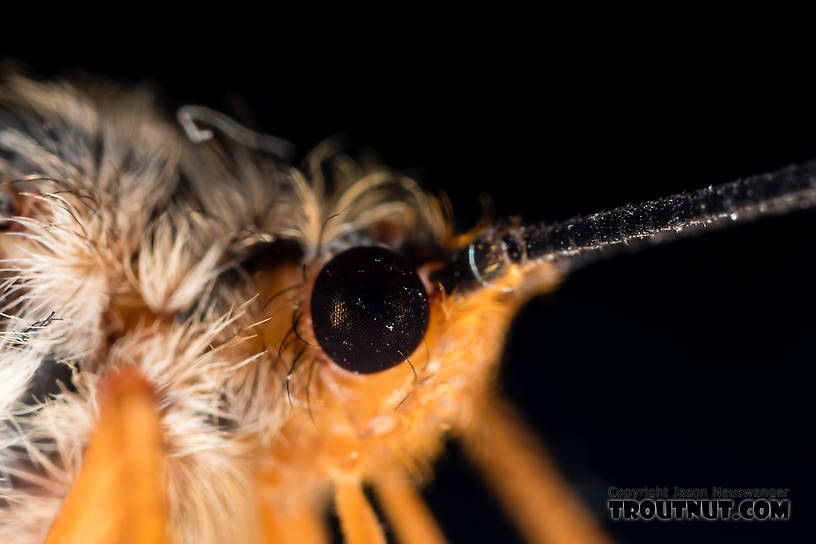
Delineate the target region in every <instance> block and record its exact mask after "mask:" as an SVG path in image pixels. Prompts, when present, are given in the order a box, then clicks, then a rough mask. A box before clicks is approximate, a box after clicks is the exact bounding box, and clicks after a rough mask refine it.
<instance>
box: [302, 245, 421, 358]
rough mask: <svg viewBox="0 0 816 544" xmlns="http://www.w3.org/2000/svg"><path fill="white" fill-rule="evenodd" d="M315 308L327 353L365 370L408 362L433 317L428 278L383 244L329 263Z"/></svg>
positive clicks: (320, 277)
mask: <svg viewBox="0 0 816 544" xmlns="http://www.w3.org/2000/svg"><path fill="white" fill-rule="evenodd" d="M311 309H312V324H313V327H314V333H315V336H316V337H317V341H318V342H319V343H320V347H321V348H323V351H324V352H325V353H326V355H328V356H329V357H330V358H331V360H332V361H334V362H335V363H336V364H337V365H338V366H340V367H342V368H345V369H346V370H349V371H351V372H355V373H360V374H370V373H372V372H379V371H381V370H387V369H389V368H391V367H393V366H396V365H398V364H400V363H401V362H403V361H405V358H406V357H407V356H408V355H410V354H411V353H413V351H414V350H415V349H416V347H417V346H418V345H419V343H420V342H422V338H423V337H424V336H425V331H426V329H427V328H428V318H429V316H430V306H429V304H428V296H427V294H426V293H425V288H424V286H423V285H422V280H420V279H419V276H418V275H417V273H416V272H415V271H414V269H413V268H411V267H410V266H408V265H407V264H406V263H405V262H404V261H403V260H402V259H401V258H400V257H399V256H398V255H397V254H396V253H394V252H393V251H389V250H387V249H385V248H381V247H357V248H353V249H349V250H346V251H344V252H343V253H340V254H338V255H336V256H335V257H334V258H333V259H332V260H330V261H329V262H328V263H326V265H325V266H324V267H323V269H322V270H321V271H320V273H319V274H318V275H317V279H316V280H315V284H314V289H313V290H312V301H311Z"/></svg>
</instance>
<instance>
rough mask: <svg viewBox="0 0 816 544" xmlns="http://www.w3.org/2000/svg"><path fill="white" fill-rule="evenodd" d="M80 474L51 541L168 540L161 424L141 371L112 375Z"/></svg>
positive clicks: (137, 543) (142, 543)
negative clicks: (163, 488)
mask: <svg viewBox="0 0 816 544" xmlns="http://www.w3.org/2000/svg"><path fill="white" fill-rule="evenodd" d="M99 410H100V418H99V423H98V426H97V429H96V432H95V434H94V435H93V438H92V439H91V443H90V445H89V446H88V450H87V451H86V452H85V459H84V462H83V466H82V469H81V471H80V473H79V476H78V478H77V480H76V482H75V483H74V487H73V488H72V489H71V492H70V494H69V495H68V497H67V499H66V500H65V503H64V505H63V507H62V510H61V511H60V513H59V516H57V520H56V522H55V523H54V525H53V527H52V528H51V532H50V533H49V535H48V539H47V540H46V544H80V543H81V544H111V543H115V544H161V543H165V542H167V523H166V512H165V504H164V499H163V497H164V493H163V490H162V487H161V469H162V463H163V451H162V444H161V427H160V420H159V414H158V412H157V410H156V399H155V396H154V392H153V388H152V386H151V385H150V384H149V383H148V382H147V381H146V380H145V379H144V378H142V377H141V376H140V375H139V374H137V373H136V372H135V371H125V372H121V373H119V374H117V375H114V376H112V377H110V378H108V379H107V380H106V381H105V383H103V384H102V386H101V390H100V403H99Z"/></svg>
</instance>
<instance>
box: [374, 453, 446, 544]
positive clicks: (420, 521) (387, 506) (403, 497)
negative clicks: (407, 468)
mask: <svg viewBox="0 0 816 544" xmlns="http://www.w3.org/2000/svg"><path fill="white" fill-rule="evenodd" d="M374 490H375V491H376V493H377V498H378V500H379V502H380V504H381V505H382V508H383V510H384V511H385V515H386V516H388V520H389V521H390V522H391V526H392V527H393V528H394V532H395V533H396V534H397V538H398V540H399V541H400V542H401V543H402V544H418V543H423V544H444V543H445V542H447V540H446V539H445V535H444V534H442V529H440V528H439V525H437V523H436V520H435V519H434V517H433V514H431V511H430V510H428V507H427V506H426V505H425V502H424V501H423V500H422V497H421V496H420V494H419V493H418V492H417V490H416V488H415V487H414V486H413V485H411V482H410V481H409V480H408V478H407V477H406V475H405V473H404V472H403V471H402V470H401V469H397V470H394V471H393V472H392V473H391V474H387V475H384V476H383V477H382V478H379V479H378V480H377V481H376V482H374Z"/></svg>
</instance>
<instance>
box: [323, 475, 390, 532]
mask: <svg viewBox="0 0 816 544" xmlns="http://www.w3.org/2000/svg"><path fill="white" fill-rule="evenodd" d="M336 485H337V488H336V489H335V502H336V503H337V513H338V515H339V516H340V525H341V527H342V528H343V536H344V537H345V542H346V543H347V544H385V534H383V530H382V527H381V526H380V523H379V521H377V515H376V514H375V513H374V510H373V509H372V508H371V505H370V504H368V500H367V499H366V496H365V494H363V490H362V488H361V487H360V483H359V482H356V481H339V482H337V484H336Z"/></svg>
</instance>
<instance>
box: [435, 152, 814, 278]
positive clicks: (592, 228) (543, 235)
mask: <svg viewBox="0 0 816 544" xmlns="http://www.w3.org/2000/svg"><path fill="white" fill-rule="evenodd" d="M814 206H816V159H812V160H810V161H807V162H804V163H800V164H794V165H791V166H788V167H786V168H783V169H781V170H777V171H775V172H771V173H769V174H760V175H757V176H752V177H749V178H746V179H741V180H737V181H733V182H731V183H725V184H723V185H717V186H709V187H706V188H705V189H700V190H697V191H694V192H691V193H683V194H678V195H674V196H670V197H666V198H661V199H658V200H650V201H648V202H644V203H642V204H632V205H629V206H622V207H620V208H615V209H613V210H610V211H607V212H601V213H596V214H593V215H588V216H583V217H575V218H573V219H569V220H567V221H563V222H560V223H555V224H547V223H534V224H530V225H522V226H516V227H510V228H493V229H491V230H489V231H488V232H486V233H485V234H482V235H480V236H478V237H477V238H476V239H475V240H474V241H472V242H471V243H469V244H468V245H467V246H465V247H462V248H459V249H458V250H456V251H455V252H454V254H453V256H452V257H451V260H450V261H449V263H448V264H447V266H446V267H445V268H443V269H442V270H440V271H439V272H437V273H436V275H435V277H434V279H435V281H437V282H439V283H441V284H442V285H443V287H444V288H445V290H446V291H448V292H450V291H452V290H453V289H454V288H457V287H466V286H467V285H475V284H479V283H482V284H484V283H489V282H490V280H491V279H492V278H494V277H496V276H497V275H498V274H500V273H501V271H502V270H503V268H504V266H506V265H507V264H513V263H521V262H524V261H541V260H550V261H555V262H556V263H557V264H558V266H559V267H560V268H562V269H563V270H573V269H575V268H577V267H579V266H583V265H585V264H587V263H588V262H591V261H594V260H596V259H598V258H600V257H605V256H607V254H608V252H609V251H608V250H609V249H614V248H618V247H621V246H623V245H626V246H630V245H631V244H632V243H633V242H639V241H640V242H647V243H650V244H652V243H662V242H664V241H668V240H674V239H677V238H679V237H680V236H683V237H685V236H689V235H693V234H696V233H698V232H699V231H700V230H702V229H705V228H711V227H721V226H725V225H730V224H733V223H735V222H744V221H753V220H756V219H758V218H760V217H763V216H769V215H778V214H783V213H787V212H790V211H794V210H797V209H805V208H810V207H814ZM635 247H640V246H639V245H637V244H635ZM627 249H628V248H627Z"/></svg>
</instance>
